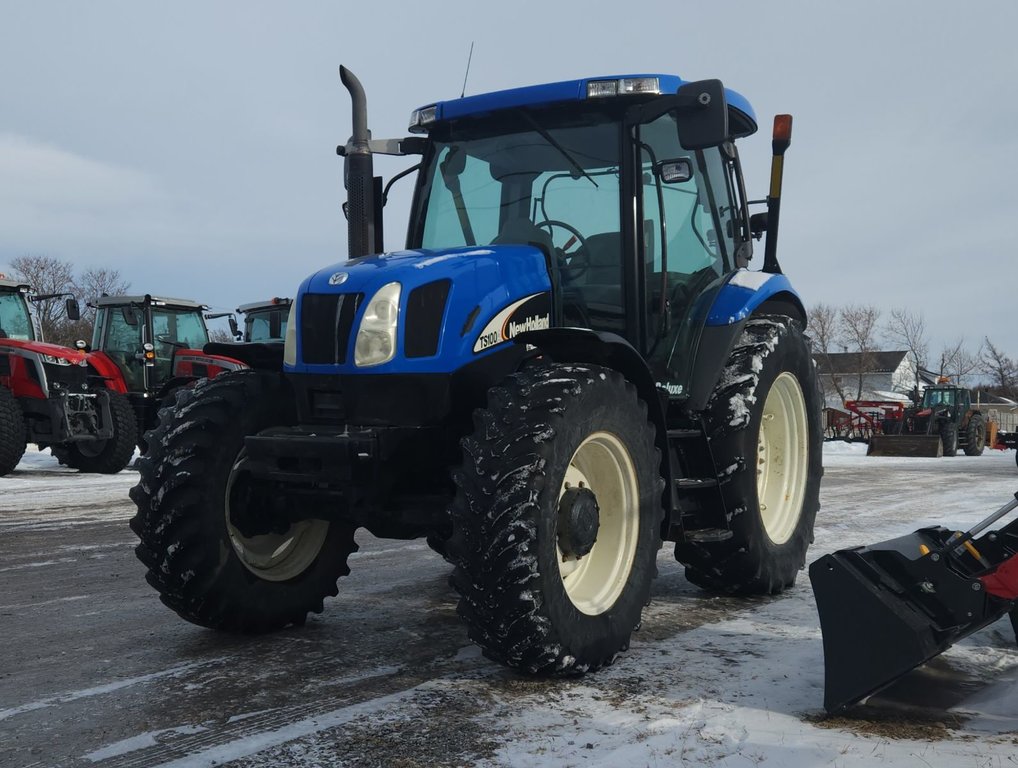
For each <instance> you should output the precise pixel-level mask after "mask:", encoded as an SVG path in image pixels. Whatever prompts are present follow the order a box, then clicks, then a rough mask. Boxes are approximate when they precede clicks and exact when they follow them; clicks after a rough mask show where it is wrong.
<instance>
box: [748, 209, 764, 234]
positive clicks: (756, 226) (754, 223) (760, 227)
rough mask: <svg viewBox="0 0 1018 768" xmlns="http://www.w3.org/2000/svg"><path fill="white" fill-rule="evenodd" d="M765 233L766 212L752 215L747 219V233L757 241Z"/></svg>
mask: <svg viewBox="0 0 1018 768" xmlns="http://www.w3.org/2000/svg"><path fill="white" fill-rule="evenodd" d="M766 231H767V211H762V212H760V213H754V214H753V215H752V216H750V217H749V233H750V234H751V235H752V236H753V237H754V238H756V239H757V240H759V239H760V238H761V237H763V233H764V232H766Z"/></svg>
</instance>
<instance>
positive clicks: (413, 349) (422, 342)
mask: <svg viewBox="0 0 1018 768" xmlns="http://www.w3.org/2000/svg"><path fill="white" fill-rule="evenodd" d="M451 285H452V281H451V280H436V281H435V282H433V283H428V284H426V285H422V286H419V287H418V288H414V289H413V290H412V291H410V295H409V296H408V297H407V308H406V341H405V342H404V347H403V349H404V353H405V354H406V356H407V357H432V356H433V355H434V354H435V353H436V352H438V339H439V336H440V335H441V333H442V316H443V315H444V314H445V302H446V299H448V298H449V287H450V286H451Z"/></svg>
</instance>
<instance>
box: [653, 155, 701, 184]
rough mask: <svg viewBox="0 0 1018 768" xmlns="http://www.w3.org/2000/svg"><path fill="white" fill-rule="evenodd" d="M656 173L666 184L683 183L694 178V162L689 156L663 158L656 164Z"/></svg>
mask: <svg viewBox="0 0 1018 768" xmlns="http://www.w3.org/2000/svg"><path fill="white" fill-rule="evenodd" d="M654 174H655V175H656V176H657V177H658V178H659V179H661V181H662V182H663V183H665V184H682V183H683V182H685V181H689V180H690V179H691V178H693V164H692V163H691V162H690V161H689V158H688V157H680V158H678V159H677V160H662V161H661V162H659V163H658V164H657V165H655V166H654Z"/></svg>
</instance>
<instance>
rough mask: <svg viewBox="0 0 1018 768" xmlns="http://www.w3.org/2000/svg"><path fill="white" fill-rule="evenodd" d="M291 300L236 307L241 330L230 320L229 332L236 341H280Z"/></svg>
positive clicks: (284, 334)
mask: <svg viewBox="0 0 1018 768" xmlns="http://www.w3.org/2000/svg"><path fill="white" fill-rule="evenodd" d="M292 303H293V299H281V298H279V297H276V298H273V299H269V300H268V301H255V302H252V303H250V304H242V305H241V306H239V307H237V314H238V315H241V316H242V317H243V320H244V329H243V330H241V329H240V326H239V325H238V324H237V321H236V320H235V319H233V318H232V317H231V318H230V330H231V331H232V332H233V335H234V336H235V337H236V338H237V340H238V341H246V342H258V341H282V340H283V339H284V337H285V336H286V321H287V318H288V317H289V315H290V305H291V304H292Z"/></svg>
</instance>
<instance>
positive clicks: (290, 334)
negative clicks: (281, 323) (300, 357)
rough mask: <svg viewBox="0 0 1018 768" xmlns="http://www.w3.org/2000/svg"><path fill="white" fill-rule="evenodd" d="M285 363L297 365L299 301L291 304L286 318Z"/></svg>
mask: <svg viewBox="0 0 1018 768" xmlns="http://www.w3.org/2000/svg"><path fill="white" fill-rule="evenodd" d="M283 365H297V302H296V301H294V302H293V303H292V304H290V315H289V316H288V317H287V318H286V337H285V341H284V342H283Z"/></svg>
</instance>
